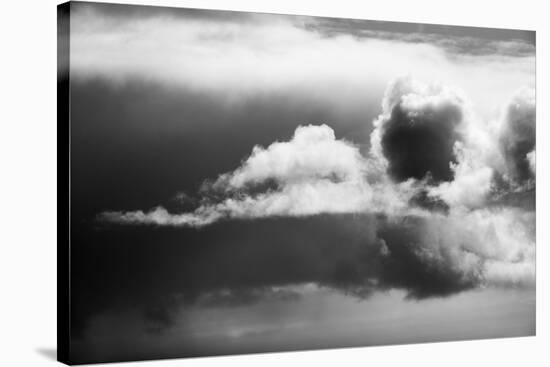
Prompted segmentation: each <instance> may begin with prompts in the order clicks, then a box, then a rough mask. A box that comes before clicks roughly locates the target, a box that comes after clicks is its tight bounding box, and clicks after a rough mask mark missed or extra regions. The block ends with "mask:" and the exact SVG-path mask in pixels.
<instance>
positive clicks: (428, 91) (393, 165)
mask: <svg viewBox="0 0 550 367" xmlns="http://www.w3.org/2000/svg"><path fill="white" fill-rule="evenodd" d="M463 105H464V101H463V99H462V97H461V96H460V95H459V94H458V93H457V92H455V91H453V90H451V89H449V88H445V87H443V86H440V85H424V84H421V83H419V82H417V81H414V80H412V79H411V78H405V79H397V80H396V81H395V82H394V83H392V84H391V85H390V86H389V88H388V90H387V91H386V94H385V96H384V101H383V103H382V106H383V112H382V115H380V117H379V118H378V119H377V120H376V121H375V131H374V132H373V135H372V141H371V143H372V150H373V151H374V152H373V153H374V155H375V156H377V157H383V159H384V160H385V162H386V164H387V170H388V173H389V174H390V176H391V177H392V178H393V179H394V180H396V181H398V182H402V181H406V180H408V179H411V178H413V179H417V180H422V179H426V178H428V179H429V180H430V181H434V182H436V183H437V182H441V181H452V179H453V176H454V174H453V171H452V169H451V165H452V164H453V163H456V155H455V151H454V146H455V143H457V142H459V141H460V140H461V134H460V127H461V126H460V125H461V124H462V122H463V118H464V112H463V109H464V107H463Z"/></svg>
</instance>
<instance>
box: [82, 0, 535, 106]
mask: <svg viewBox="0 0 550 367" xmlns="http://www.w3.org/2000/svg"><path fill="white" fill-rule="evenodd" d="M308 21H310V22H314V18H310V19H309V20H308ZM371 36H373V37H371V38H369V37H365V38H356V37H353V36H352V35H346V34H341V35H338V36H333V37H327V36H324V35H322V34H321V33H320V32H317V31H315V30H312V29H307V28H305V27H303V24H302V23H301V22H300V21H299V18H291V17H280V16H263V17H260V18H259V20H257V21H256V20H255V18H254V17H250V18H249V19H247V20H246V21H242V20H234V21H229V20H226V21H223V22H222V21H212V20H208V19H194V18H191V17H190V18H182V17H161V16H159V17H149V18H146V19H133V18H131V17H121V18H120V19H119V18H116V17H114V18H105V17H104V16H102V15H98V14H97V13H95V12H94V10H93V9H92V8H90V7H75V9H74V11H73V13H72V15H71V77H73V78H75V79H76V78H86V77H95V76H104V77H106V78H107V80H110V81H112V82H124V81H125V80H127V79H128V78H135V77H138V78H144V79H146V80H154V81H159V82H162V83H166V84H170V85H176V86H184V87H186V88H194V89H197V90H200V91H207V92H210V93H221V94H223V95H225V96H226V97H227V98H228V99H229V100H238V99H239V98H240V97H242V96H249V95H255V94H257V93H272V92H280V93H286V94H290V95H293V96H299V97H300V98H301V99H304V98H309V99H314V100H320V101H324V102H327V103H330V104H331V105H334V106H335V108H349V107H350V106H357V105H361V104H364V103H365V99H371V101H377V100H379V98H380V96H381V94H382V93H383V90H384V88H385V86H386V85H387V83H388V82H389V81H390V80H392V79H394V78H396V77H398V76H400V75H403V74H407V73H408V74H411V75H414V76H415V77H417V78H419V79H421V80H428V81H429V80H437V81H440V82H442V83H443V84H446V85H456V86H459V87H460V88H461V89H463V90H465V91H466V92H467V93H468V95H469V96H470V98H472V100H473V101H474V102H475V107H476V109H477V110H479V111H480V112H481V113H482V114H483V115H484V117H488V116H491V115H492V113H494V104H495V101H499V100H503V99H504V98H505V97H506V96H508V95H510V94H511V93H512V92H513V91H514V90H515V89H516V88H517V86H518V85H524V84H527V85H534V83H535V68H534V65H535V63H534V56H524V57H511V56H498V55H487V56H482V55H476V56H461V57H459V56H458V55H455V56H454V57H449V55H447V54H446V52H445V50H444V49H443V48H442V47H441V46H440V45H438V44H437V42H434V43H429V42H428V43H425V42H406V41H399V40H398V39H394V40H389V39H383V38H376V37H374V36H375V35H371ZM143 55H147V57H143ZM465 75H467V77H464V76H465ZM336 102H337V103H336Z"/></svg>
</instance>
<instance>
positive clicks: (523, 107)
mask: <svg viewBox="0 0 550 367" xmlns="http://www.w3.org/2000/svg"><path fill="white" fill-rule="evenodd" d="M535 118H536V109H535V92H534V90H533V89H522V90H520V91H519V92H518V93H517V94H516V96H514V98H513V99H512V101H511V102H510V104H509V106H508V109H507V111H506V115H505V118H504V121H503V124H502V126H501V131H500V137H499V143H500V149H501V152H502V154H503V157H504V162H505V165H506V175H507V176H508V178H509V179H510V180H511V181H512V182H513V183H515V184H520V185H521V184H525V183H527V182H528V181H529V180H531V179H532V178H533V177H534V174H533V172H534V171H533V169H532V167H533V164H532V162H533V158H534V149H535V139H536V132H535ZM530 154H531V156H530ZM530 157H533V158H530Z"/></svg>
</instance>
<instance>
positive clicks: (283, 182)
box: [57, 1, 537, 364]
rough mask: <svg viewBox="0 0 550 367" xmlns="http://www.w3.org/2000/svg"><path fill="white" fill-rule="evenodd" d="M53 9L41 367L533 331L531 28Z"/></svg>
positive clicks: (85, 6)
mask: <svg viewBox="0 0 550 367" xmlns="http://www.w3.org/2000/svg"><path fill="white" fill-rule="evenodd" d="M60 8H62V9H64V10H63V11H64V13H61V18H60V19H58V22H61V27H58V32H59V33H58V37H59V40H61V41H59V40H58V44H62V41H63V40H64V41H65V42H67V48H66V50H65V52H66V54H65V57H62V58H61V59H59V60H61V62H60V64H58V74H57V78H58V88H60V86H61V87H62V88H65V90H66V92H67V95H66V97H67V98H66V99H62V100H58V108H59V106H60V105H59V103H61V104H62V107H63V111H67V116H66V117H67V122H66V125H60V126H58V129H63V131H64V133H65V134H67V135H66V136H67V137H68V139H67V141H58V144H65V143H66V144H67V149H68V150H69V154H70V159H69V160H68V161H67V163H68V165H67V169H68V172H69V175H70V177H69V178H70V184H69V185H70V191H67V195H68V196H67V197H68V201H69V203H70V209H69V210H70V211H69V213H68V215H69V218H70V223H69V234H68V240H69V243H64V244H63V245H62V247H61V249H62V250H63V249H65V250H64V251H66V252H65V253H64V256H66V259H67V260H68V262H67V264H68V266H67V269H66V271H67V273H68V275H67V276H68V278H67V286H68V287H67V289H66V291H67V292H66V295H67V305H68V306H67V309H66V311H67V312H66V315H67V316H66V317H67V319H66V323H67V328H68V329H67V333H66V334H65V337H66V340H65V342H66V343H67V355H66V360H64V361H63V362H68V363H74V364H80V363H101V362H119V361H134V360H147V359H165V358H186V357H207V356H220V355H235V354H251V353H266V352H270V353H271V352H285V351H301V350H319V349H332V348H349V347H368V346H382V345H397V344H416V343H432V342H448V341H462V340H476V339H493V338H510V337H532V336H535V335H536V332H537V330H536V319H537V317H536V247H535V245H536V223H535V219H536V171H537V170H536V126H535V125H536V120H537V118H536V96H535V91H536V36H535V35H536V33H535V31H533V30H520V29H505V28H481V27H470V26H468V27H467V26H457V25H444V24H438V20H437V19H436V18H434V22H433V23H407V22H392V21H380V20H366V19H353V18H338V17H323V16H308V15H284V14H270V13H259V12H241V11H224V10H202V9H194V8H182V7H180V8H175V7H157V6H138V5H121V4H108V3H88V2H79V1H77V2H70V3H67V4H64V5H60ZM59 60H58V62H59ZM58 96H59V95H58ZM58 98H59V97H58ZM58 111H59V110H58ZM58 134H59V131H58ZM58 136H59V135H58ZM59 168H60V167H58V169H59ZM63 265H64V263H58V266H63ZM58 291H59V290H58ZM58 322H59V321H58Z"/></svg>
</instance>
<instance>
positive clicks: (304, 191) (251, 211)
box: [101, 125, 399, 227]
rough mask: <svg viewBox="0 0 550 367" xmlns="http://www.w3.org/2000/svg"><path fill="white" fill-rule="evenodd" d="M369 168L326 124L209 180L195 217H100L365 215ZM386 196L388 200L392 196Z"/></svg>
mask: <svg viewBox="0 0 550 367" xmlns="http://www.w3.org/2000/svg"><path fill="white" fill-rule="evenodd" d="M366 164H367V162H366V160H365V159H364V158H363V156H362V155H361V154H360V152H359V149H358V148H357V147H356V146H354V145H353V144H352V143H350V142H347V141H345V140H341V139H336V137H335V135H334V131H333V130H332V129H331V128H330V127H328V126H327V125H320V126H314V125H309V126H300V127H298V128H297V129H296V131H295V133H294V136H293V137H292V139H290V140H289V141H287V142H275V143H273V144H271V145H270V146H268V147H267V148H262V147H259V146H256V147H254V149H253V150H252V153H251V154H250V156H249V157H248V158H247V159H246V160H245V161H244V162H243V163H242V165H241V166H240V167H239V168H237V169H236V170H234V171H232V172H229V173H226V174H222V175H220V176H219V177H218V178H217V179H216V180H214V181H212V182H209V181H206V182H205V183H204V184H203V187H202V190H201V192H202V193H203V194H204V195H205V197H204V198H203V200H202V201H203V203H202V204H201V205H200V206H199V207H198V208H196V209H195V210H194V211H193V212H191V213H183V214H170V213H169V212H168V211H167V210H166V209H164V208H162V207H157V208H154V209H153V210H151V211H149V212H143V211H135V212H105V213H102V215H101V218H102V219H103V220H107V221H111V222H118V223H142V224H155V225H172V226H178V225H188V226H196V227H198V226H203V225H207V224H211V223H212V222H214V221H217V220H219V219H222V218H262V217H269V216H305V215H315V214H321V213H352V212H357V213H358V212H363V211H365V210H367V209H368V208H369V206H370V207H371V209H374V208H373V205H375V203H376V201H375V200H373V199H372V197H373V195H374V193H373V188H372V187H371V185H370V184H369V183H368V182H367V180H366V179H365V177H364V176H365V174H364V171H365V169H366ZM262 189H263V191H262ZM385 192H386V194H387V199H388V200H389V199H390V197H391V194H390V193H389V191H388V190H386V191H385ZM220 196H221V199H218V197H220ZM378 196H379V197H380V198H379V201H380V200H386V198H382V195H378ZM216 200H217V201H216ZM381 204H383V203H381V202H379V203H377V204H376V205H381ZM395 205H399V204H398V203H396V204H395Z"/></svg>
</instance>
